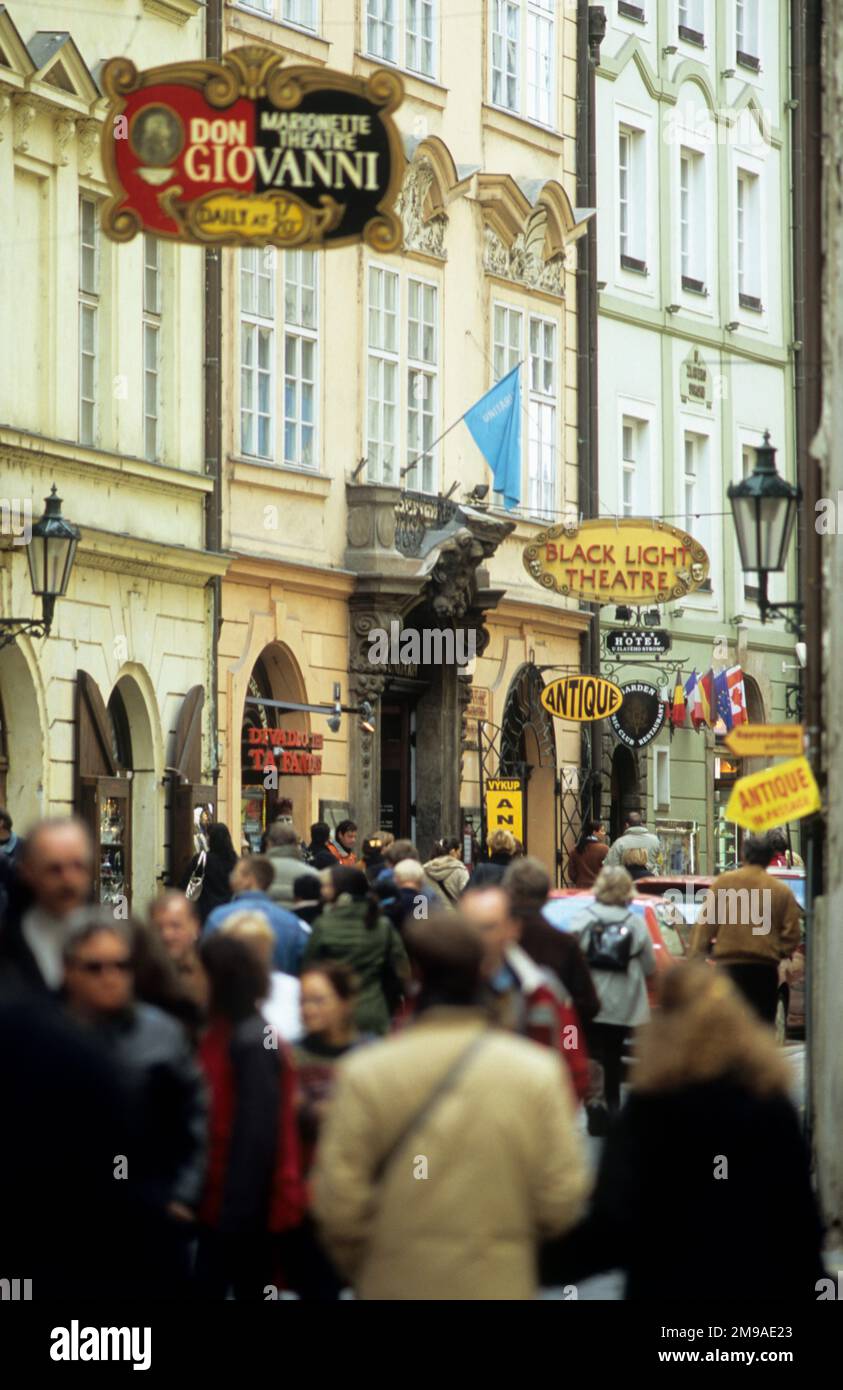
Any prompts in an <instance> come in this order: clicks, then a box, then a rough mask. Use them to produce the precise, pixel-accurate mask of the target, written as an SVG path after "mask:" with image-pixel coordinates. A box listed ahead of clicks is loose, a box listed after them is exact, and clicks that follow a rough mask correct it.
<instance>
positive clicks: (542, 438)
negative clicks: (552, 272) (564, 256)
mask: <svg viewBox="0 0 843 1390" xmlns="http://www.w3.org/2000/svg"><path fill="white" fill-rule="evenodd" d="M491 322H492V380H493V382H497V381H500V380H501V379H502V378H503V377H505V376H507V375H508V373H509V372H511V371H512V370H513V369H514V368H515V367H516V366H517V365H518V363H519V362H522V363H523V366H524V370H523V371H522V374H521V390H522V402H521V408H522V411H524V412H525V414H526V420H525V419H523V418H522V429H521V434H522V443H521V499H522V500H521V504H520V511H521V512H522V513H523V514H524V515H525V516H531V517H535V518H536V519H537V520H541V521H544V522H545V523H547V522H548V521H553V520H555V519H556V517H557V516H558V515H559V514H561V510H562V508H561V498H560V480H561V474H562V468H561V460H560V447H559V440H560V436H561V433H562V427H563V425H564V418H563V416H562V411H563V408H564V400H563V395H562V391H561V384H560V383H561V376H560V373H561V361H562V351H561V344H562V325H561V323H560V321H559V319H557V318H555V317H554V316H553V315H551V314H541V313H535V312H533V313H531V312H530V309H529V307H525V306H524V305H523V304H513V303H512V302H511V301H510V300H505V299H494V300H493V301H492V320H491ZM499 324H502V325H503V332H502V333H500V332H499V331H498V325H499ZM534 327H535V328H536V329H537V331H538V332H540V333H541V334H542V335H544V334H545V333H546V332H547V331H548V330H549V331H550V332H551V334H552V340H553V353H552V358H551V364H550V376H551V383H550V390H546V389H545V388H544V381H543V380H540V381H539V382H538V384H537V378H536V376H535V375H534V371H533V367H534V360H535V359H534V354H533V352H532V343H533V328H534ZM538 360H539V361H540V362H541V363H544V361H545V360H546V359H545V357H544V353H542V354H541V356H540V358H539V359H538ZM540 375H541V376H543V375H544V373H543V372H541V374H540ZM560 422H561V423H560ZM547 434H549V436H550V438H549V440H548V439H547V438H546V435H547ZM548 455H549V458H550V469H549V470H548V469H547V467H546V466H545V465H546V462H547V459H548ZM493 496H494V501H495V505H496V506H499V507H503V505H504V498H503V495H502V493H499V492H495V493H494V494H493Z"/></svg>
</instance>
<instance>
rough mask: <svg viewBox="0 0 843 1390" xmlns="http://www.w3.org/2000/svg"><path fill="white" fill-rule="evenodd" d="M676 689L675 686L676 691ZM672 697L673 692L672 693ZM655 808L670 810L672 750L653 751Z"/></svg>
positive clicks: (657, 749) (658, 749)
mask: <svg viewBox="0 0 843 1390" xmlns="http://www.w3.org/2000/svg"><path fill="white" fill-rule="evenodd" d="M675 689H676V687H675V685H674V690H675ZM670 693H671V696H672V695H673V691H671V692H670ZM653 807H654V809H655V810H656V811H669V810H670V749H669V748H654V749H653Z"/></svg>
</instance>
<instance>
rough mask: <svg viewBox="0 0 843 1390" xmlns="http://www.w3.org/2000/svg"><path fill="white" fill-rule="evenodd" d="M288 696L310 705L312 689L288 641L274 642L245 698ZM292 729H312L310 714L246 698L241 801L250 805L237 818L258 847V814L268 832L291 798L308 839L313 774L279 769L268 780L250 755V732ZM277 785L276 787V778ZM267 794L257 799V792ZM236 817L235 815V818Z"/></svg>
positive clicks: (297, 825)
mask: <svg viewBox="0 0 843 1390" xmlns="http://www.w3.org/2000/svg"><path fill="white" fill-rule="evenodd" d="M261 698H263V699H266V700H289V701H291V702H292V703H293V704H306V703H307V691H306V688H305V683H304V678H303V676H302V673H301V670H300V668H299V665H298V662H297V661H296V659H295V657H294V656H293V654H292V652H291V651H290V649H289V647H287V646H286V645H285V644H284V643H283V642H270V643H269V644H268V645H267V646H266V647H264V648H263V650H262V651H261V653H260V656H259V657H258V658H257V660H256V661H255V662H254V665H253V666H252V672H251V675H250V677H249V681H248V685H247V687H246V700H247V701H253V700H260V699H261ZM250 728H253V729H280V728H284V729H288V730H291V731H293V732H294V733H297V734H303V735H307V734H309V733H310V715H309V714H307V713H306V712H305V711H303V710H284V709H276V708H275V707H274V706H272V705H269V704H268V705H265V706H264V705H260V704H253V703H247V702H245V701H244V704H243V708H242V711H241V740H240V743H241V773H240V777H241V787H242V789H243V795H242V796H241V801H244V800H245V801H249V803H250V806H249V809H248V811H247V809H246V807H245V806H243V805H241V807H240V808H239V810H240V815H239V817H238V819H239V821H240V825H241V831H242V830H243V816H244V814H245V815H246V820H247V822H248V825H247V826H246V831H247V838H248V841H249V843H250V844H252V845H253V846H254V844H255V842H256V841H257V839H258V838H259V837H258V829H257V816H258V815H259V816H260V820H261V825H262V828H263V829H264V830H265V829H266V827H267V826H268V824H269V821H270V819H271V816H272V811H273V808H274V807H275V805H276V803H277V802H278V801H281V800H284V799H289V800H290V801H291V802H292V804H293V812H292V815H293V824H294V826H295V828H296V830H297V831H298V833H299V835H300V836H303V837H305V838H308V835H307V832H308V829H309V823H310V816H311V795H310V777H309V776H300V775H297V774H291V775H284V773H283V772H282V771H281V770H280V769H279V770H278V772H277V776H276V778H275V779H271V780H270V783H269V785H268V784H267V781H266V778H265V775H264V773H262V772H261V771H260V770H259V769H255V768H253V767H252V766H251V760H250V758H249V743H248V737H249V736H248V730H249V729H250ZM273 780H274V781H275V785H274V786H273V785H272V781H273ZM259 791H260V792H261V793H262V795H261V796H260V797H258V795H257V793H258V792H259ZM232 819H234V817H232Z"/></svg>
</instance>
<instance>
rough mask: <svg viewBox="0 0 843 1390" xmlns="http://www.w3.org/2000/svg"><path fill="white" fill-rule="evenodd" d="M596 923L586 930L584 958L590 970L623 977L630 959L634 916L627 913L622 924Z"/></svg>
mask: <svg viewBox="0 0 843 1390" xmlns="http://www.w3.org/2000/svg"><path fill="white" fill-rule="evenodd" d="M594 920H595V922H596V923H597V925H596V926H594V927H589V929H588V946H587V947H586V952H585V958H586V960H587V961H588V964H589V966H590V968H591V969H592V970H609V971H612V972H613V973H614V974H616V975H625V974H626V971H627V969H628V968H629V962H630V960H631V959H632V943H633V940H634V936H633V930H632V927H633V923H634V920H635V914H634V913H633V912H628V913H627V915H626V917H625V918H624V919H623V921H622V922H606V923H601V922H599V919H598V918H597V917H595V918H594Z"/></svg>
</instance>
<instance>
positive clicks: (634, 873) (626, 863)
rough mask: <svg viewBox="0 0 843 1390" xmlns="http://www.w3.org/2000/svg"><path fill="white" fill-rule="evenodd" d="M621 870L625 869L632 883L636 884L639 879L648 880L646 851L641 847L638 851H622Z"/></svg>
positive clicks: (648, 871) (648, 870)
mask: <svg viewBox="0 0 843 1390" xmlns="http://www.w3.org/2000/svg"><path fill="white" fill-rule="evenodd" d="M622 868H624V869H626V871H627V873H628V874H629V877H630V878H631V879H632V881H633V883H637V882H638V880H639V878H650V876H651V875H650V869H649V866H648V863H647V851H646V849H644V847H643V845H642V846H641V847H640V848H638V849H625V850H624V852H623V863H622Z"/></svg>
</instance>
